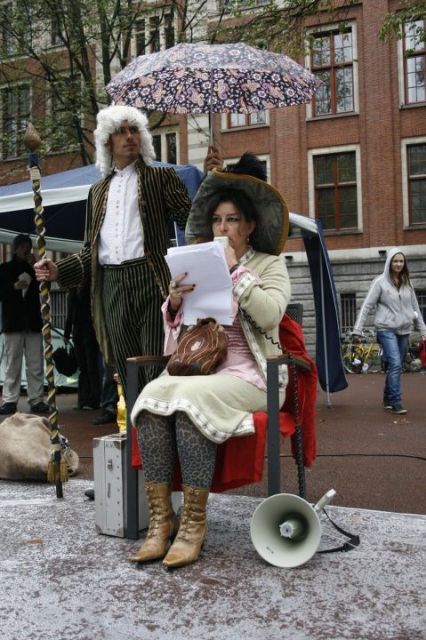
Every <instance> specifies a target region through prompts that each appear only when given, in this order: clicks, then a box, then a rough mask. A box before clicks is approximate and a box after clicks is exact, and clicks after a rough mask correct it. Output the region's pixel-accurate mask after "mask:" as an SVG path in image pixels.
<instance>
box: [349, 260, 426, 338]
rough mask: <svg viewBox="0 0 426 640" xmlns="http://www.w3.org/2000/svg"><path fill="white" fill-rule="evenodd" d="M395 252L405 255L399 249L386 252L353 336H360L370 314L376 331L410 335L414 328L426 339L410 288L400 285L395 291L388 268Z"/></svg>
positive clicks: (420, 316)
mask: <svg viewBox="0 0 426 640" xmlns="http://www.w3.org/2000/svg"><path fill="white" fill-rule="evenodd" d="M397 253H402V255H404V253H403V252H402V251H401V249H398V247H393V248H392V249H389V251H388V253H387V258H386V263H385V268H384V271H383V274H382V275H381V276H378V277H377V278H376V279H375V280H374V281H373V283H372V285H371V287H370V290H369V292H368V294H367V297H366V298H365V300H364V302H363V304H362V307H361V309H360V311H359V314H358V318H357V320H356V322H355V326H354V329H353V331H352V333H353V334H355V335H361V333H362V330H363V328H364V325H365V323H366V320H367V318H368V316H369V314H370V313H373V312H375V317H374V326H375V329H376V331H393V332H394V333H396V334H398V335H404V334H407V333H410V331H411V329H412V327H413V325H414V326H415V327H416V328H417V329H418V330H419V331H420V333H421V335H422V336H426V325H425V323H424V322H423V318H422V314H421V312H420V308H419V304H418V302H417V298H416V294H415V292H414V289H413V287H412V286H411V284H410V285H404V284H402V285H401V286H400V288H399V289H398V288H397V287H396V286H395V285H394V283H393V281H392V278H391V275H390V266H391V262H392V260H393V258H394V257H395V255H396V254H397Z"/></svg>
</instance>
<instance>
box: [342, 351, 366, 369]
mask: <svg viewBox="0 0 426 640" xmlns="http://www.w3.org/2000/svg"><path fill="white" fill-rule="evenodd" d="M358 352H359V347H354V346H353V345H348V346H347V348H346V349H345V351H344V352H343V366H344V369H345V371H346V372H347V373H361V371H362V359H361V358H360V357H359V355H360V354H359V353H358Z"/></svg>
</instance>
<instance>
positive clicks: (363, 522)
mask: <svg viewBox="0 0 426 640" xmlns="http://www.w3.org/2000/svg"><path fill="white" fill-rule="evenodd" d="M425 382H426V377H425V376H424V375H423V374H406V375H405V376H404V380H403V384H404V404H405V405H406V406H407V408H408V410H409V413H408V414H407V415H406V416H395V415H393V414H390V413H387V412H385V411H384V410H383V409H382V407H381V403H380V399H381V391H382V384H383V378H382V376H381V375H380V374H376V375H366V376H362V375H358V376H350V377H349V383H350V386H349V389H347V390H345V391H343V392H340V393H338V394H334V395H332V396H331V407H328V406H327V398H326V395H325V394H324V393H323V392H322V391H321V392H320V393H319V396H318V429H317V435H318V457H317V460H316V461H315V463H314V465H313V467H312V469H311V470H310V471H309V472H308V479H307V481H308V499H309V500H310V501H311V502H314V501H316V500H317V499H318V498H319V497H321V496H322V495H323V493H325V491H327V490H328V489H330V488H331V487H333V488H334V489H335V490H336V491H337V495H336V497H335V499H334V500H333V504H332V505H331V506H330V507H329V508H328V512H329V514H330V516H332V517H333V519H334V520H335V521H336V522H337V523H338V524H339V525H340V526H341V527H343V528H344V529H346V530H348V531H350V532H352V533H354V534H358V535H359V536H360V538H361V544H360V546H359V547H356V548H355V549H353V550H352V551H351V552H350V553H333V554H326V555H321V554H319V553H316V554H315V555H314V556H313V557H312V558H311V559H310V560H309V561H308V562H306V563H305V564H303V565H301V566H298V567H296V568H295V569H282V568H278V567H274V566H272V565H270V564H267V563H266V562H264V561H263V560H262V559H261V558H260V556H259V555H258V554H257V553H256V550H255V549H254V547H253V544H252V543H251V540H250V533H249V531H250V521H251V517H252V515H253V512H254V510H255V508H256V506H257V505H258V504H259V503H260V502H261V498H260V497H259V496H262V495H265V487H264V486H263V484H262V483H259V484H258V485H252V486H248V487H244V488H243V489H240V490H238V492H229V493H227V494H220V495H213V496H211V497H210V500H209V531H208V536H207V540H206V544H205V546H204V549H203V552H202V556H201V559H200V561H199V562H197V563H196V564H194V565H191V566H189V567H185V568H183V569H180V570H177V571H175V572H173V571H171V572H170V571H169V572H167V571H165V570H164V569H163V568H162V566H161V563H158V562H155V563H151V564H147V565H144V566H141V567H137V566H135V565H134V564H133V563H130V562H129V557H130V556H131V555H132V553H133V552H134V550H135V549H136V548H137V547H138V545H139V544H140V543H139V542H134V541H129V540H125V539H122V538H117V537H110V536H104V535H100V534H98V533H97V532H96V529H95V526H94V525H95V522H94V521H95V503H93V502H91V501H87V500H86V499H85V497H84V492H85V491H86V490H87V489H88V488H90V487H92V486H93V482H92V480H93V461H92V439H93V437H96V436H100V435H106V434H109V433H113V432H114V431H116V429H115V428H114V425H104V426H97V427H96V426H94V425H93V424H92V420H93V418H94V417H95V416H96V415H97V412H88V411H75V410H73V408H72V407H73V405H74V404H75V401H76V396H75V394H70V395H69V394H61V395H58V407H59V415H60V424H61V426H62V431H63V433H64V434H65V435H66V436H67V437H68V438H69V440H70V443H71V445H72V447H73V448H74V449H76V450H77V452H78V454H79V455H80V463H81V465H80V474H79V476H78V477H77V478H75V479H71V480H70V481H69V482H68V483H66V484H64V487H63V488H64V499H63V500H58V499H57V498H56V497H55V492H54V489H53V487H51V486H48V485H45V484H43V483H28V482H27V483H25V482H7V481H0V516H1V522H2V524H1V538H2V551H3V553H2V559H1V562H0V581H1V584H2V598H1V599H0V618H1V620H2V623H1V632H0V637H1V640H56V639H57V638H61V640H121V639H123V640H124V639H126V640H151V639H152V640H169V639H170V640H172V639H173V640H213V639H214V640H216V639H217V638H221V639H222V640H241V638H246V639H247V640H263V638H267V639H268V640H282V639H283V638H290V637H291V638H294V639H295V640H346V639H347V640H409V639H410V640H420V639H423V638H424V637H425V636H424V629H425V628H426V619H425V613H424V612H425V596H424V593H425V591H426V584H425V574H424V557H425V539H426V535H425V533H426V517H425V516H424V515H415V514H425V507H426V504H425V491H424V486H425V483H424V480H425V459H426V450H425V449H426V447H425V411H424V408H423V406H422V405H423V404H424V403H423V398H424V396H425V391H426V387H425ZM19 409H20V410H21V411H22V410H25V409H26V401H25V398H21V399H20V403H19ZM282 470H283V485H282V491H283V492H286V493H296V471H295V465H294V463H293V461H292V460H291V458H290V457H289V452H288V443H287V442H285V443H283V449H282ZM235 493H239V494H242V495H235ZM321 521H322V522H321V525H322V532H321V543H320V549H327V548H330V546H335V545H336V540H335V535H336V533H335V531H334V530H333V529H332V528H331V526H330V525H329V523H328V521H327V520H326V519H325V518H324V517H323V516H322V517H321ZM267 526H269V525H267V523H265V527H267ZM342 541H343V540H339V542H340V543H341V542H342ZM301 544H303V543H301Z"/></svg>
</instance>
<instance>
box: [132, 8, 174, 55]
mask: <svg viewBox="0 0 426 640" xmlns="http://www.w3.org/2000/svg"><path fill="white" fill-rule="evenodd" d="M175 39H176V32H175V24H174V16H173V13H166V14H165V15H164V16H152V17H150V18H149V20H148V21H147V20H145V19H144V18H141V19H140V20H136V22H135V54H136V55H137V56H142V55H145V54H146V53H154V52H156V51H160V50H161V49H169V48H170V47H173V46H174V44H175Z"/></svg>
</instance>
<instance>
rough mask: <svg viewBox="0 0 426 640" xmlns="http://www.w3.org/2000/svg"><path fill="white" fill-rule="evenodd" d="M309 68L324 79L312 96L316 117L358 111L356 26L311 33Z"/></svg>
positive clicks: (320, 78)
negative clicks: (356, 100)
mask: <svg viewBox="0 0 426 640" xmlns="http://www.w3.org/2000/svg"><path fill="white" fill-rule="evenodd" d="M310 68H311V71H312V72H313V73H314V74H315V75H316V76H317V77H318V78H319V80H321V82H322V84H321V85H320V87H319V89H318V90H317V92H316V94H315V97H314V99H313V115H314V116H326V115H335V114H341V113H351V112H354V111H355V74H354V29H353V28H351V27H350V28H349V29H345V30H343V31H342V30H339V29H335V30H332V31H327V32H325V33H316V34H314V35H312V39H311V56H310Z"/></svg>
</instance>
